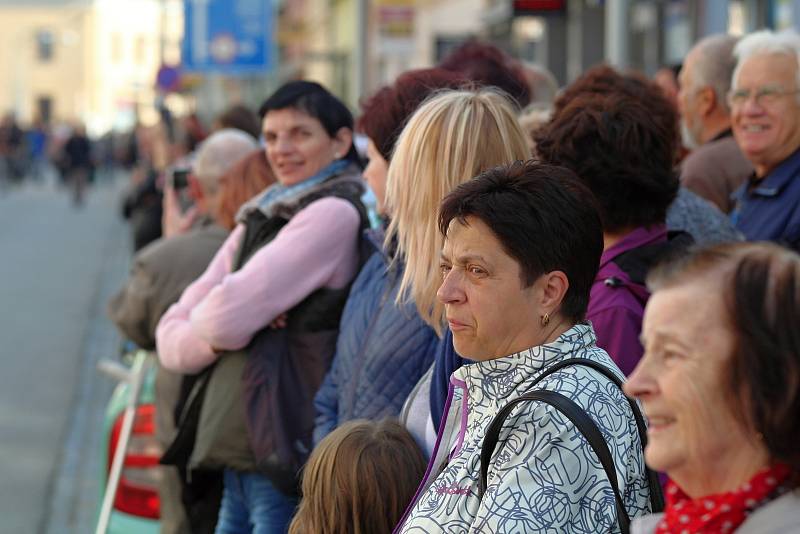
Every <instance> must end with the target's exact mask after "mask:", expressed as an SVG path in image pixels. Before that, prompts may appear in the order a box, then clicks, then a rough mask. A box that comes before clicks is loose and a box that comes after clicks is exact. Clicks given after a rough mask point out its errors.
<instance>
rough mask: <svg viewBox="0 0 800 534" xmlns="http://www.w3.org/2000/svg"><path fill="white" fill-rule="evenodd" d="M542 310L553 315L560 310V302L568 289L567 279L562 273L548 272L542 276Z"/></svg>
mask: <svg viewBox="0 0 800 534" xmlns="http://www.w3.org/2000/svg"><path fill="white" fill-rule="evenodd" d="M542 278H543V280H542V295H541V301H540V303H541V306H542V310H543V311H545V312H547V313H549V314H550V315H553V314H554V313H556V312H557V311H558V310H559V309H560V308H561V302H562V301H563V300H564V297H565V296H566V294H567V290H568V289H569V279H568V278H567V275H566V274H564V272H563V271H550V272H549V273H546V274H544V275H542Z"/></svg>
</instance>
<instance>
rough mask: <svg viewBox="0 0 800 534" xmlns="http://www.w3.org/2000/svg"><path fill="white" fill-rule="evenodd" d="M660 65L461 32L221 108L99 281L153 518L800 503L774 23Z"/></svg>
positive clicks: (368, 527)
mask: <svg viewBox="0 0 800 534" xmlns="http://www.w3.org/2000/svg"><path fill="white" fill-rule="evenodd" d="M677 80H678V81H679V88H678V90H677V92H676V93H675V94H670V93H669V92H668V91H665V90H664V89H663V88H662V87H660V86H659V84H658V83H656V82H655V81H651V80H649V79H647V78H645V77H644V76H642V75H640V74H638V73H631V72H620V71H617V70H615V69H613V68H611V67H608V66H598V67H595V68H592V69H590V70H589V71H587V72H586V73H584V74H583V75H582V76H580V77H579V78H578V79H577V80H576V81H574V82H573V83H571V84H569V85H568V86H566V87H564V88H561V89H560V90H559V89H558V88H557V87H556V86H555V82H554V80H553V78H552V76H550V75H549V74H548V73H547V72H546V71H545V70H543V69H541V68H538V67H535V66H532V65H527V64H523V63H521V62H518V61H516V60H514V59H513V58H511V57H510V56H508V55H506V54H505V53H504V52H502V51H500V50H499V49H497V48H495V47H494V46H492V45H489V44H486V43H482V42H479V41H471V42H468V43H467V44H465V45H463V46H462V47H460V48H458V49H456V50H454V51H453V52H451V54H450V55H449V56H448V57H446V58H445V59H444V60H443V61H442V62H441V64H440V65H438V66H436V67H434V68H429V69H420V70H412V71H409V72H405V73H403V74H401V75H400V76H399V77H398V78H397V79H396V80H394V81H393V82H392V83H390V84H389V85H387V86H385V87H382V88H380V89H379V90H378V91H376V92H375V93H373V94H372V95H370V96H368V97H367V98H365V99H364V100H363V101H362V103H361V109H360V113H359V115H358V117H357V119H356V118H354V117H353V115H352V114H351V112H350V111H349V110H348V108H347V107H346V106H345V105H344V104H343V103H342V102H341V101H340V100H339V99H338V98H337V97H336V96H334V95H333V94H331V93H330V92H329V91H328V90H327V89H325V88H324V87H322V86H321V85H319V84H317V83H314V82H311V81H304V80H298V81H291V82H288V83H286V84H285V85H283V86H281V87H280V88H278V89H277V90H276V91H275V92H274V93H273V94H272V95H270V96H269V97H268V98H266V100H265V101H264V103H263V104H262V105H261V108H260V109H259V112H258V115H257V116H256V114H254V113H252V112H249V111H248V110H246V109H244V108H242V107H241V106H237V108H236V112H235V113H231V112H230V110H229V112H226V114H224V115H223V116H221V117H220V119H219V121H218V125H217V127H216V128H215V131H213V133H211V134H210V135H208V136H207V137H206V138H205V139H203V140H202V141H201V140H199V139H198V143H197V144H196V146H194V147H192V152H191V153H190V154H188V155H187V156H186V157H185V158H183V159H182V160H181V164H180V165H173V166H172V167H170V168H169V169H167V172H168V174H170V176H171V177H168V178H167V179H165V180H162V181H163V183H164V185H163V188H164V192H163V198H162V197H153V198H154V199H156V200H153V201H152V202H151V203H150V205H151V206H152V213H156V214H157V215H156V216H155V217H153V215H152V213H151V214H150V215H149V216H148V217H149V220H150V221H151V224H150V225H149V227H148V228H146V230H147V231H143V230H140V231H139V233H137V234H136V238H137V241H136V248H137V250H138V252H137V253H136V255H135V257H134V261H133V266H132V270H131V275H130V278H129V279H128V281H127V282H126V284H125V286H124V287H123V288H122V289H121V290H120V292H119V293H118V294H117V295H116V296H115V297H114V299H113V300H112V301H111V302H110V305H109V313H110V315H111V317H112V319H113V320H114V322H115V323H116V324H117V325H118V327H119V328H120V330H121V331H122V332H123V333H124V334H125V335H126V336H127V337H128V338H129V339H130V340H132V341H133V342H134V343H136V344H137V345H138V346H140V347H142V348H144V349H148V350H153V351H155V353H156V355H157V359H158V368H157V374H156V403H157V406H156V413H157V433H158V438H159V440H160V441H161V443H162V445H163V446H164V449H165V452H164V455H163V457H162V463H163V464H165V468H164V478H163V481H162V484H161V488H160V498H161V528H162V532H164V533H184V532H192V533H202V532H216V533H217V534H239V533H251V532H252V533H258V534H263V533H272V532H275V533H283V532H287V531H288V532H291V533H292V534H306V533H330V534H343V533H370V534H373V533H409V534H410V533H432V532H508V533H512V532H565V533H566V532H569V533H597V532H620V533H628V532H635V533H650V532H654V533H682V532H693V533H699V532H703V533H727V532H739V533H756V532H758V533H768V532H773V533H778V532H781V533H783V532H794V531H800V489H799V488H800V449H798V447H797V445H796V443H797V441H798V439H800V420H799V419H798V418H797V414H798V413H799V412H800V334H798V329H797V328H796V325H797V323H798V320H800V256H799V255H798V252H800V94H799V93H800V36H798V35H796V34H794V33H774V32H771V31H766V30H765V31H760V32H756V33H753V34H750V35H746V36H744V37H742V38H738V39H737V38H734V37H730V36H722V35H720V36H712V37H709V38H706V39H703V40H702V41H700V42H698V43H697V44H696V45H695V46H694V47H693V48H692V50H691V52H690V53H689V54H688V55H687V56H686V60H685V62H684V64H683V68H682V69H681V71H680V73H679V74H678V77H677ZM182 166H184V167H185V168H186V169H187V171H188V176H186V177H185V182H186V183H185V184H182V183H180V180H179V178H178V176H179V175H180V170H181V168H183V167H182ZM151 174H153V175H157V174H158V173H157V172H155V171H153V172H152V173H151ZM158 180H159V178H153V183H156V182H157V181H158ZM367 192H369V194H370V195H371V196H366V193H367ZM366 198H370V199H372V200H371V201H369V202H365V199H366ZM153 220H155V221H156V222H155V223H152V221H153ZM376 222H377V224H376ZM142 227H143V228H144V227H145V225H143V226H142ZM153 227H157V228H155V229H153ZM162 234H163V235H162ZM158 235H161V237H158V238H156V236H158Z"/></svg>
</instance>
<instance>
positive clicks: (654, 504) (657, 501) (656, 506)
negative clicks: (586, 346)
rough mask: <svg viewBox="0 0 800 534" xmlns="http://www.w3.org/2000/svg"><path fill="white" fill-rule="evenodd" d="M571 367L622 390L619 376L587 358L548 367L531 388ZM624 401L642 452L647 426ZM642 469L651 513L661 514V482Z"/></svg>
mask: <svg viewBox="0 0 800 534" xmlns="http://www.w3.org/2000/svg"><path fill="white" fill-rule="evenodd" d="M572 365H583V366H585V367H591V368H592V369H594V370H595V371H597V372H598V373H600V374H601V375H603V376H605V377H606V378H608V379H609V380H610V381H611V382H613V383H614V384H615V385H616V386H617V387H618V388H619V389H620V390H622V386H623V381H622V380H621V379H620V378H619V376H617V374H616V373H614V372H613V371H612V370H611V369H609V368H608V367H606V366H605V365H603V364H602V363H599V362H596V361H594V360H589V359H587V358H569V359H566V360H562V361H560V362H558V363H557V364H555V365H552V366H550V367H548V368H547V369H546V370H545V371H544V372H543V373H542V374H540V375H539V376H538V377H536V380H534V382H533V384H531V386H535V385H536V384H538V383H539V382H540V381H542V380H543V379H544V378H545V377H547V376H549V375H551V374H553V373H555V372H556V371H560V370H561V369H564V368H565V367H570V366H572ZM625 400H627V401H628V406H630V407H631V411H632V412H633V418H634V420H635V421H636V430H637V431H638V433H639V441H640V442H641V443H642V450H644V448H645V447H647V425H646V424H645V422H644V416H643V415H642V411H641V410H640V409H639V404H638V403H637V402H636V401H635V400H633V399H631V398H630V397H628V396H627V395H626V396H625ZM644 467H645V474H646V475H647V485H648V486H649V488H650V507H651V509H652V511H653V513H659V512H662V511H663V510H664V491H663V490H662V488H661V481H659V480H658V474H657V473H656V472H655V471H653V470H652V469H650V468H649V467H648V466H647V464H645V466H644Z"/></svg>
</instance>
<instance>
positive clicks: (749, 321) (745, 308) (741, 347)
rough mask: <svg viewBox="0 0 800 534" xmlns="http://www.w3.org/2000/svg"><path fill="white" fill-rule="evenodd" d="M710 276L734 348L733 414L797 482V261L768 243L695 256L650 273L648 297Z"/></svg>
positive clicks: (799, 472)
mask: <svg viewBox="0 0 800 534" xmlns="http://www.w3.org/2000/svg"><path fill="white" fill-rule="evenodd" d="M702 277H709V279H710V280H713V281H714V283H716V284H718V287H717V290H718V291H721V292H722V294H723V295H724V301H725V313H726V315H727V319H728V321H729V323H730V328H731V333H732V335H733V336H735V341H736V342H735V344H734V346H735V347H736V348H735V350H734V353H733V355H732V358H731V364H730V373H729V376H728V382H729V394H730V399H731V402H732V403H733V404H732V406H733V408H734V413H741V414H744V416H745V419H744V420H745V424H746V425H747V426H748V427H749V428H750V429H752V431H753V432H754V433H758V434H760V435H761V439H762V440H763V443H764V445H765V446H766V448H767V451H768V452H769V454H770V456H771V458H772V459H773V461H779V462H785V463H787V464H788V465H789V466H791V468H792V469H793V471H794V474H795V479H796V478H797V475H800V447H798V445H797V444H798V443H799V442H800V416H798V414H800V326H798V325H800V255H798V254H796V253H795V252H793V251H791V250H789V249H786V248H783V247H780V246H778V245H775V244H771V243H729V244H724V245H717V246H714V247H709V248H705V249H699V250H696V251H694V252H693V253H691V254H689V255H688V256H684V257H682V258H678V259H676V260H673V261H672V262H670V263H667V264H662V265H660V266H658V267H656V268H655V269H654V270H653V271H652V272H651V273H650V275H649V276H648V287H649V288H650V290H651V291H657V290H659V289H662V288H667V287H674V286H677V285H679V284H683V283H686V282H687V281H689V280H695V279H697V278H702Z"/></svg>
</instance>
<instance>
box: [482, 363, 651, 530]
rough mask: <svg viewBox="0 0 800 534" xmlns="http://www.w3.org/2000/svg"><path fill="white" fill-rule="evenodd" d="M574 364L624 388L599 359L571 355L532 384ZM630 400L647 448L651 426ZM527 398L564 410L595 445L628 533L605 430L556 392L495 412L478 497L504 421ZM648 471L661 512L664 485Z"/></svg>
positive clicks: (536, 395) (534, 394) (535, 393)
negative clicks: (603, 434) (648, 429)
mask: <svg viewBox="0 0 800 534" xmlns="http://www.w3.org/2000/svg"><path fill="white" fill-rule="evenodd" d="M572 365H583V366H585V367H590V368H592V369H594V370H596V371H597V372H599V373H600V374H602V375H603V376H605V377H606V378H608V379H609V380H610V381H611V382H613V383H614V384H616V386H617V387H618V388H620V389H622V385H623V382H622V380H621V379H620V378H619V377H618V376H617V375H616V374H615V373H614V372H613V371H611V370H610V369H609V368H608V367H606V366H604V365H602V364H600V363H598V362H595V361H593V360H589V359H586V358H570V359H567V360H563V361H561V362H559V363H557V364H555V365H553V366H551V367H548V368H547V369H545V371H544V372H542V373H541V374H540V375H539V376H538V377H536V380H534V382H533V384H531V386H532V387H533V386H536V384H538V383H539V382H540V381H542V380H543V379H544V378H546V377H547V376H549V375H551V374H553V373H555V372H557V371H560V370H562V369H564V368H565V367H569V366H572ZM542 394H544V395H542ZM559 398H560V400H559ZM626 400H627V401H628V404H629V405H630V407H631V410H632V411H633V417H634V419H635V420H636V428H637V431H638V433H639V439H640V441H641V443H642V449H644V447H645V446H646V445H647V427H646V426H645V424H644V417H643V416H642V414H641V411H640V410H639V406H638V404H636V401H634V400H633V399H630V398H628V397H626ZM525 401H540V402H545V403H547V404H550V405H551V406H553V407H555V408H556V409H558V410H559V411H561V412H562V413H564V414H565V415H566V416H567V417H568V418H569V419H570V420H571V421H572V423H573V424H574V425H575V427H576V428H577V429H578V431H579V432H580V433H581V434H582V435H583V436H584V437H585V438H586V440H587V441H588V442H589V445H590V446H591V447H592V450H594V452H595V454H596V455H597V456H598V458H599V459H600V463H601V464H602V465H603V470H604V471H605V472H606V476H607V477H608V479H609V481H610V482H611V488H612V490H613V492H614V499H615V501H616V507H617V518H618V522H619V525H620V529H621V530H622V532H623V534H627V532H629V524H630V518H629V517H628V514H627V512H626V511H625V507H624V505H623V501H622V497H621V496H620V494H619V487H618V482H617V473H616V469H615V467H614V462H613V460H612V458H611V453H610V452H609V450H608V445H607V444H606V442H605V439H604V438H603V436H602V433H601V432H600V431H599V429H598V428H597V425H596V424H595V423H594V421H592V420H591V418H590V417H589V416H588V415H587V414H586V412H585V411H584V410H583V409H582V408H580V407H579V406H578V405H577V404H575V403H574V402H573V401H572V400H570V399H569V398H567V397H565V396H564V395H561V394H560V393H556V392H554V391H547V390H537V391H532V392H529V393H526V394H524V395H522V396H521V397H518V398H516V399H514V400H512V401H510V402H509V403H508V404H506V405H505V406H503V408H501V409H500V411H499V412H498V413H497V415H495V417H494V419H492V422H491V423H490V424H489V427H488V430H487V432H486V435H485V437H484V440H483V445H482V447H481V458H480V462H481V463H480V478H479V480H478V496H479V497H480V498H483V494H484V493H485V491H486V485H487V478H488V472H489V464H490V463H491V459H492V454H493V453H494V449H495V447H496V445H497V441H498V439H499V436H500V430H501V429H502V427H503V424H504V423H505V420H506V418H507V417H508V415H509V414H510V412H511V410H512V409H513V408H514V407H515V406H516V405H517V404H519V403H521V402H525ZM564 401H567V402H564ZM570 405H571V406H570ZM604 458H605V459H604ZM645 473H646V475H647V481H648V486H649V488H650V505H651V508H652V510H653V512H654V513H656V512H660V511H662V510H663V509H664V495H663V492H662V490H661V484H660V482H659V480H658V476H657V475H656V473H655V472H654V471H653V470H652V469H650V468H649V467H647V465H645Z"/></svg>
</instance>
